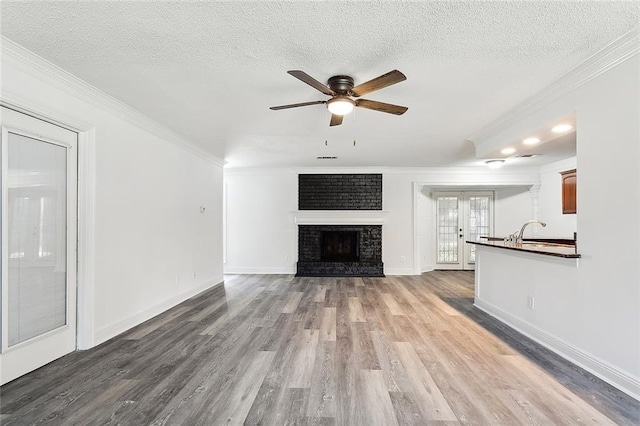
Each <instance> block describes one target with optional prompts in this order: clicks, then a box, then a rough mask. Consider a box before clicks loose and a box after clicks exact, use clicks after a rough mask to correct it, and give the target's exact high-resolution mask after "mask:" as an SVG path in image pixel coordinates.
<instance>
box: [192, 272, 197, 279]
mask: <svg viewBox="0 0 640 426" xmlns="http://www.w3.org/2000/svg"><path fill="white" fill-rule="evenodd" d="M197 276H198V274H196V273H195V272H194V273H193V279H194V280H195V279H196V277H197Z"/></svg>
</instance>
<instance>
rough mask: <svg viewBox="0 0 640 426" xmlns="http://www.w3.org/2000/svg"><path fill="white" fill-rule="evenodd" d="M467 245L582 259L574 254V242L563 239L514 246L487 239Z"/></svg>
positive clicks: (528, 241) (494, 239)
mask: <svg viewBox="0 0 640 426" xmlns="http://www.w3.org/2000/svg"><path fill="white" fill-rule="evenodd" d="M467 243H469V244H476V245H480V246H487V247H497V248H501V249H505V250H515V251H524V252H528V253H536V254H542V255H545V256H555V257H564V258H568V259H577V258H580V257H582V255H580V254H578V253H576V245H575V241H574V240H568V239H563V238H537V239H533V238H526V239H525V240H524V241H523V242H522V243H517V244H516V243H505V242H504V239H503V238H497V237H488V238H483V239H482V240H481V241H467Z"/></svg>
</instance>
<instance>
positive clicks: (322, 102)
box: [269, 101, 327, 111]
mask: <svg viewBox="0 0 640 426" xmlns="http://www.w3.org/2000/svg"><path fill="white" fill-rule="evenodd" d="M326 103H327V101H312V102H302V103H300V104H289V105H280V106H274V107H270V108H269V109H272V110H274V111H277V110H279V109H288V108H297V107H302V106H308V105H319V104H326Z"/></svg>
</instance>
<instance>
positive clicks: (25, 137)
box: [0, 107, 78, 384]
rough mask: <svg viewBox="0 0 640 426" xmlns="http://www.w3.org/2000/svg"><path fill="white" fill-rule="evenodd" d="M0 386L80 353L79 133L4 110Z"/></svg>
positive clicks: (1, 140) (0, 139) (3, 108)
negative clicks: (78, 268) (66, 355)
mask: <svg viewBox="0 0 640 426" xmlns="http://www.w3.org/2000/svg"><path fill="white" fill-rule="evenodd" d="M0 125H1V128H2V133H1V137H0V143H1V151H0V161H1V164H2V175H1V180H0V183H1V187H2V191H1V192H2V198H1V204H2V226H1V236H2V259H1V292H0V297H1V302H2V316H1V324H2V327H1V329H0V330H1V331H0V352H1V353H0V362H1V363H2V369H0V384H4V383H7V382H9V381H11V380H13V379H15V378H17V377H19V376H21V375H23V374H26V373H28V372H29V371H32V370H35V369H37V368H39V367H41V366H43V365H45V364H47V363H49V362H51V361H53V360H54V359H57V358H59V357H61V356H63V355H65V354H67V353H69V352H72V351H74V350H75V349H76V285H77V283H76V252H77V250H76V248H77V182H78V180H77V161H78V160H77V157H78V156H77V152H78V149H77V145H78V134H77V133H75V132H72V131H70V130H67V129H63V128H61V127H58V126H56V125H53V124H51V123H48V122H45V121H42V120H39V119H36V118H34V117H31V116H29V115H26V114H22V113H19V112H16V111H13V110H11V109H8V108H5V107H2V118H1V121H0Z"/></svg>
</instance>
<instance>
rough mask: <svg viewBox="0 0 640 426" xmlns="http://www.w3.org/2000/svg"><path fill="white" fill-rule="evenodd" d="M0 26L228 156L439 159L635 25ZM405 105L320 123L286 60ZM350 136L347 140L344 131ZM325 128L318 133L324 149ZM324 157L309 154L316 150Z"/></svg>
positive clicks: (22, 17) (373, 6)
mask: <svg viewBox="0 0 640 426" xmlns="http://www.w3.org/2000/svg"><path fill="white" fill-rule="evenodd" d="M1 12H2V26H1V30H2V34H3V35H4V36H6V37H7V38H9V39H11V40H13V41H15V42H17V43H19V44H21V45H23V46H24V47H26V48H27V49H29V50H31V51H33V52H35V53H37V54H39V55H40V56H42V57H44V58H45V59H47V60H49V61H51V62H53V63H54V64H56V65H59V66H60V67H62V68H64V69H66V70H67V71H69V72H71V73H73V74H75V75H76V76H78V77H80V78H82V79H83V80H85V81H87V82H88V83H90V84H92V85H94V86H95V87H97V88H99V89H101V90H103V91H104V92H106V93H108V94H110V95H112V96H114V97H115V98H117V99H120V100H121V101H123V102H125V103H127V104H129V105H130V106H132V107H134V108H136V109H138V110H139V111H141V112H143V113H144V114H146V115H148V116H149V117H151V118H153V119H155V120H157V121H159V122H161V123H164V124H165V125H167V126H169V127H170V128H171V129H172V130H174V131H175V132H177V133H179V134H182V135H183V136H185V137H187V138H189V139H190V140H191V141H192V142H194V143H196V144H198V145H200V146H202V147H203V148H204V149H206V150H208V151H209V152H211V153H213V154H215V155H216V156H218V157H220V158H224V159H226V160H227V161H229V165H230V166H233V167H242V166H318V165H322V166H329V165H330V166H414V167H420V166H448V165H469V164H477V163H478V161H475V162H474V158H475V155H474V147H473V144H472V143H470V142H468V141H465V138H466V137H468V136H469V135H471V134H472V133H474V132H476V131H477V130H479V129H480V128H482V127H483V126H484V125H486V124H488V123H489V122H491V121H493V120H494V119H496V118H497V117H499V116H500V115H501V114H503V113H505V112H506V111H508V110H509V109H510V108H512V107H514V106H515V105H516V104H518V103H519V102H521V101H523V100H525V99H526V98H528V97H529V96H531V95H533V94H535V93H536V92H538V91H539V90H540V89H542V88H543V87H545V86H546V85H548V84H549V83H551V82H552V81H553V80H555V79H556V78H558V77H559V76H561V75H562V74H564V73H566V72H567V71H568V70H570V69H571V68H573V67H574V66H576V65H577V64H579V63H580V62H582V61H583V60H585V59H586V58H588V57H589V56H590V55H592V54H593V53H595V52H596V51H597V50H598V49H600V48H601V47H603V46H604V45H606V44H607V43H608V42H610V41H611V40H613V39H615V38H617V37H618V36H620V35H621V34H623V33H624V32H626V31H628V30H629V29H630V28H631V27H633V26H634V25H635V24H637V23H638V21H639V17H640V13H639V3H638V2H635V1H634V2H606V1H590V2H580V1H566V2H540V1H531V2H515V1H514V2H470V1H467V2H453V1H446V2H419V3H417V2H411V3H406V2H389V1H385V2H328V3H327V2H317V1H316V2H289V1H286V2H280V1H277V2H266V1H260V2H212V1H210V2H207V1H204V2H178V1H171V2H159V1H153V2H148V1H147V2H127V1H124V2H111V1H104V2H100V1H91V2H54V1H48V2H25V1H17V2H12V1H7V0H3V1H2V2H1ZM292 69H300V70H304V71H305V72H307V73H309V74H310V75H312V76H313V77H315V78H316V79H318V80H320V81H323V82H324V81H326V79H327V78H329V77H330V76H332V75H335V74H347V75H351V76H353V77H354V78H355V80H356V84H358V83H359V82H360V83H361V82H364V81H366V80H369V79H371V78H373V77H376V76H378V75H380V74H383V73H385V72H387V71H390V70H392V69H399V70H400V71H402V72H403V73H404V74H405V75H406V76H407V81H405V82H402V83H399V84H397V85H394V86H391V87H388V88H385V89H382V90H380V91H378V92H375V93H371V94H368V95H366V96H365V97H366V98H367V99H374V100H380V101H383V102H388V103H396V104H400V105H405V106H408V107H409V111H408V112H407V113H406V114H404V115H403V116H393V115H388V114H383V113H379V112H375V111H370V110H362V109H358V110H357V111H356V114H355V115H354V116H347V117H345V122H344V124H343V125H342V126H339V127H335V128H329V127H328V121H329V115H328V113H327V111H326V109H325V108H324V106H322V105H316V106H309V107H304V108H297V109H290V110H283V111H271V110H269V109H268V108H269V106H273V105H281V104H288V103H297V102H306V101H313V100H325V99H327V97H326V96H325V95H323V94H321V93H320V92H317V91H315V90H314V89H313V88H311V87H309V86H307V85H306V84H304V83H302V82H300V81H299V80H296V79H295V78H293V77H291V76H290V75H288V74H287V73H286V71H287V70H292ZM354 139H355V140H356V141H357V144H356V146H353V140H354ZM325 141H327V145H326V146H325ZM327 155H336V156H338V157H339V159H338V160H335V161H333V162H326V161H325V162H322V163H321V162H319V161H318V160H316V157H317V156H327Z"/></svg>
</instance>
